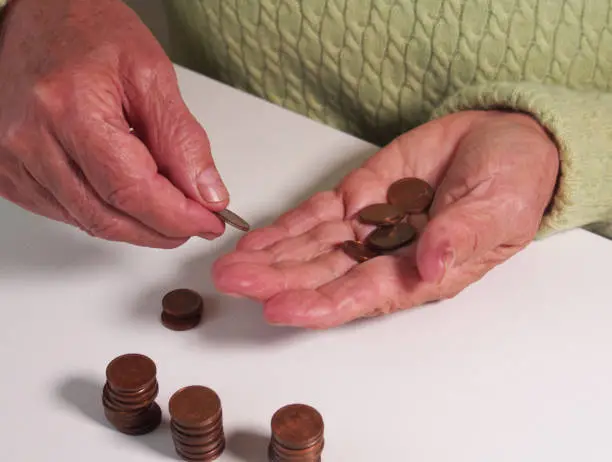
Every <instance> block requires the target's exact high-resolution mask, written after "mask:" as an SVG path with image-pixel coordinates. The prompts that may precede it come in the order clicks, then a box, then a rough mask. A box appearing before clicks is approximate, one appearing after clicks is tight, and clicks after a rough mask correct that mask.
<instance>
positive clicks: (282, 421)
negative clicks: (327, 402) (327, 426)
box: [268, 404, 324, 462]
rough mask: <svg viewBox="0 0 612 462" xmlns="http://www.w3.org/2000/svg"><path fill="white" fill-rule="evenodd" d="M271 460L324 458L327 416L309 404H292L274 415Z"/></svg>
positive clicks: (305, 461)
mask: <svg viewBox="0 0 612 462" xmlns="http://www.w3.org/2000/svg"><path fill="white" fill-rule="evenodd" d="M271 426H272V437H271V439H270V446H269V449H268V459H269V461H270V462H320V461H321V455H322V453H323V446H324V437H323V417H321V414H319V412H318V411H317V410H316V409H314V408H312V407H310V406H307V405H305V404H289V405H287V406H284V407H282V408H280V409H279V410H278V411H276V412H275V413H274V415H273V416H272V422H271Z"/></svg>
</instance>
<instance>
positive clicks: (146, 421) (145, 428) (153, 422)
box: [105, 403, 162, 435]
mask: <svg viewBox="0 0 612 462" xmlns="http://www.w3.org/2000/svg"><path fill="white" fill-rule="evenodd" d="M106 412H107V411H106V410H105V414H106ZM106 416H107V419H108V420H109V422H110V423H111V424H113V426H114V427H115V428H116V429H117V430H118V431H120V432H121V433H125V434H127V435H145V434H147V433H150V432H152V431H153V430H155V429H156V428H157V427H159V425H160V424H161V420H162V411H161V408H160V407H159V405H158V404H157V403H153V404H152V405H151V407H150V408H149V409H148V410H147V412H146V414H143V415H139V416H138V419H135V420H131V421H130V420H128V421H122V420H120V419H117V418H116V416H114V415H113V414H107V415H106ZM124 422H125V423H124Z"/></svg>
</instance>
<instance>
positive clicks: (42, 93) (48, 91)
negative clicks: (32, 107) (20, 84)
mask: <svg viewBox="0 0 612 462" xmlns="http://www.w3.org/2000/svg"><path fill="white" fill-rule="evenodd" d="M62 80H65V78H62V77H60V76H56V75H53V76H47V77H45V78H43V79H40V80H38V81H37V82H36V83H35V84H34V85H33V87H32V95H33V97H34V101H35V102H36V104H37V105H38V107H41V108H43V109H45V110H46V111H47V112H49V113H51V114H59V113H63V112H64V111H65V110H66V106H67V98H65V95H64V92H63V91H62V89H61V88H62V82H61V81H62Z"/></svg>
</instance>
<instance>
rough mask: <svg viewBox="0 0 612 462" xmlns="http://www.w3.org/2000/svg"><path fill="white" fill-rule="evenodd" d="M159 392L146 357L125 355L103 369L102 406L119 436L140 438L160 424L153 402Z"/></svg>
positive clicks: (156, 408)
mask: <svg viewBox="0 0 612 462" xmlns="http://www.w3.org/2000/svg"><path fill="white" fill-rule="evenodd" d="M158 392H159V386H158V384H157V368H156V366H155V363H154V362H153V361H152V360H151V359H150V358H148V357H147V356H144V355H140V354H126V355H122V356H119V357H117V358H115V359H113V360H112V361H111V362H110V363H109V364H108V366H107V367H106V384H105V385H104V389H103V391H102V405H103V406H104V415H105V416H106V419H107V420H108V421H109V422H110V423H111V424H112V425H113V426H114V427H115V428H116V429H117V430H119V431H120V432H122V433H126V434H128V435H144V434H146V433H150V432H152V431H153V430H155V429H156V428H157V427H158V426H159V424H160V423H161V416H162V412H161V409H160V407H159V406H158V404H157V403H156V402H155V398H156V397H157V394H158Z"/></svg>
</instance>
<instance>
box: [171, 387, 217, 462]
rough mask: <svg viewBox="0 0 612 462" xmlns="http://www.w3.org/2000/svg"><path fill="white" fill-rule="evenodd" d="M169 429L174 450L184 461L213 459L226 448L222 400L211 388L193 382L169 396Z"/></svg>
mask: <svg viewBox="0 0 612 462" xmlns="http://www.w3.org/2000/svg"><path fill="white" fill-rule="evenodd" d="M169 408H170V417H171V421H170V430H171V432H172V439H173V441H174V447H175V449H176V453H177V454H178V455H179V456H180V457H181V458H182V459H183V460H187V461H212V460H215V459H217V458H218V457H219V456H220V455H221V454H222V453H223V451H224V450H225V435H224V432H223V416H222V411H221V400H220V399H219V396H218V395H217V394H216V393H215V392H214V391H213V390H211V389H210V388H207V387H202V386H198V385H193V386H189V387H185V388H181V389H180V390H178V391H177V392H176V393H174V395H172V397H171V398H170V403H169Z"/></svg>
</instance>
